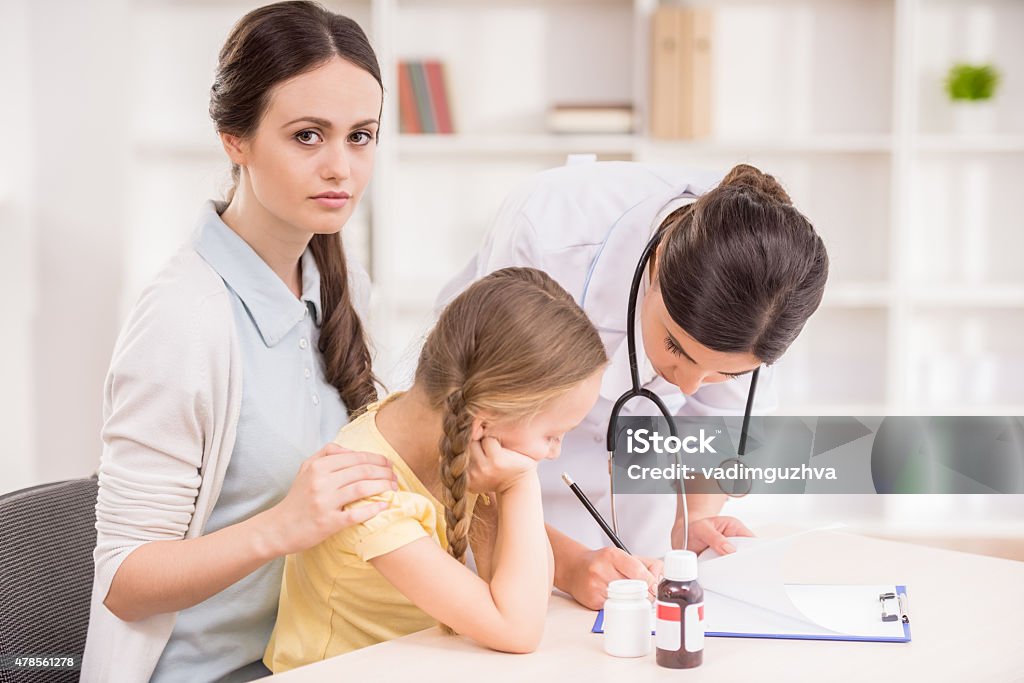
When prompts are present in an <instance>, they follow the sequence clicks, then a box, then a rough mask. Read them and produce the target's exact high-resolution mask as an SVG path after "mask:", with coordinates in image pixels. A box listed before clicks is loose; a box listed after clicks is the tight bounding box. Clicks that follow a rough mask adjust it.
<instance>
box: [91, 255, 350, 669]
mask: <svg viewBox="0 0 1024 683" xmlns="http://www.w3.org/2000/svg"><path fill="white" fill-rule="evenodd" d="M369 284H370V283H369V277H368V276H367V275H366V273H365V271H363V270H362V269H361V268H359V267H358V266H357V265H356V264H353V263H350V265H349V287H351V292H352V300H353V302H354V304H355V306H356V310H357V312H358V313H359V314H360V316H361V317H363V319H364V320H365V312H366V306H367V303H368V299H369ZM235 335H236V333H235V327H234V320H233V316H232V312H231V306H230V299H229V293H228V290H227V287H226V286H225V284H224V281H223V280H222V279H221V278H220V276H219V275H218V274H217V273H216V272H215V271H214V270H213V268H212V267H210V265H209V264H207V263H206V261H204V260H203V259H202V257H200V255H199V254H198V253H197V252H196V250H195V248H194V247H193V246H192V244H191V243H189V244H187V245H186V246H184V247H183V248H182V249H181V250H180V251H179V252H178V253H177V254H176V255H175V256H174V257H173V258H172V259H171V261H170V262H169V263H168V264H167V265H166V266H165V267H164V269H163V270H162V271H161V272H160V274H159V275H158V276H157V277H156V279H155V280H154V281H153V282H152V283H151V284H150V285H149V286H148V287H147V288H146V290H145V291H144V292H143V293H142V295H141V297H140V298H139V301H138V302H137V303H136V305H135V308H134V309H133V311H132V313H131V315H130V316H129V318H128V320H127V322H126V323H125V325H124V327H123V329H122V330H121V334H120V336H119V337H118V340H117V343H116V345H115V348H114V354H113V358H112V360H111V363H110V370H109V372H108V374H107V378H106V382H105V385H104V396H103V419H104V424H103V430H102V438H103V455H102V458H101V461H100V470H99V496H98V498H97V503H96V530H97V539H96V550H95V552H94V561H95V565H96V575H95V579H94V581H93V592H92V612H91V615H90V620H89V632H88V637H87V640H86V647H85V656H84V658H83V663H82V678H81V680H82V681H83V682H84V683H91V682H93V681H95V682H100V681H102V682H104V683H117V682H118V681H125V682H135V681H145V680H148V679H149V677H150V675H151V674H152V672H153V669H154V667H155V666H156V663H157V661H158V660H159V658H160V655H161V653H162V652H163V649H164V647H165V646H166V644H167V641H168V639H169V638H170V636H171V632H172V630H173V628H174V621H175V614H174V613H167V614H158V615H155V616H152V617H149V618H147V619H143V620H140V621H136V622H130V623H129V622H125V621H122V620H121V619H119V618H117V617H116V616H115V615H114V614H113V613H112V612H110V610H108V609H107V608H106V607H105V606H104V605H103V601H104V599H105V598H106V596H107V592H108V591H109V590H110V584H111V582H112V581H113V579H114V575H115V573H116V572H117V569H118V567H120V566H121V563H122V562H123V561H124V559H125V558H126V557H127V556H128V555H129V554H130V553H131V552H132V551H133V550H135V549H136V548H138V547H139V546H141V545H143V544H145V543H148V542H150V541H160V540H177V539H182V538H195V537H197V536H200V535H202V533H203V528H204V526H205V524H206V521H207V519H208V518H209V515H210V512H211V510H212V509H213V507H214V505H215V504H216V502H217V497H218V495H219V493H220V488H221V484H222V482H223V481H224V473H225V471H226V470H227V467H228V461H229V460H230V456H231V451H232V449H233V447H234V442H235V432H236V430H237V427H238V415H239V410H240V408H241V397H242V375H241V368H242V362H241V354H240V351H239V348H238V342H237V339H236V336H235Z"/></svg>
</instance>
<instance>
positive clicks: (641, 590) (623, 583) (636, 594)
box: [608, 579, 647, 600]
mask: <svg viewBox="0 0 1024 683" xmlns="http://www.w3.org/2000/svg"><path fill="white" fill-rule="evenodd" d="M646 597H647V582H646V581H641V580H640V579H619V580H618V581H610V582H609V583H608V599H609V600H637V599H643V598H646Z"/></svg>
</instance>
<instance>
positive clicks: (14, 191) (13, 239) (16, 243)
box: [0, 0, 37, 492]
mask: <svg viewBox="0 0 1024 683" xmlns="http://www.w3.org/2000/svg"><path fill="white" fill-rule="evenodd" d="M29 20H30V11H29V2H28V0H7V1H5V2H3V3H0V86H2V87H3V93H4V99H5V100H6V103H7V104H5V106H0V150H2V151H0V241H2V244H3V248H2V249H0V316H2V318H3V320H4V333H3V347H2V348H3V352H2V353H0V435H2V437H3V442H4V446H3V454H2V455H0V492H2V491H5V490H7V489H15V488H20V487H22V486H26V485H28V484H29V483H31V482H33V481H35V479H36V470H37V467H36V459H35V457H34V456H35V452H34V439H35V433H34V428H33V420H32V417H33V405H32V401H33V398H32V397H33V395H34V393H33V388H34V387H33V383H32V358H33V349H32V332H31V325H30V324H31V316H32V312H33V310H34V308H35V294H36V287H35V264H34V262H33V259H32V254H33V239H32V234H33V233H32V230H31V215H30V214H31V206H30V200H29V197H30V196H31V193H32V173H31V172H26V171H28V170H30V169H31V167H32V153H31V143H32V140H33V139H34V138H35V128H34V125H33V121H32V116H31V115H30V112H29V108H28V107H27V106H25V103H27V102H28V101H29V99H30V98H31V96H32V87H31V78H30V74H29V73H28V72H27V71H26V70H25V69H24V68H23V65H24V64H27V63H28V61H29V53H30V50H31V45H32V41H31V40H30V36H29Z"/></svg>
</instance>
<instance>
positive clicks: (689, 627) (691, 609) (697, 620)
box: [683, 602, 704, 652]
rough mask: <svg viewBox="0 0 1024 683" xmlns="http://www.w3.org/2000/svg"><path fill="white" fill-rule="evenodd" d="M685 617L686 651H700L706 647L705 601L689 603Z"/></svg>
mask: <svg viewBox="0 0 1024 683" xmlns="http://www.w3.org/2000/svg"><path fill="white" fill-rule="evenodd" d="M683 618H684V619H685V620H686V628H685V629H683V631H684V632H685V634H686V636H685V639H686V643H685V644H686V651H687V652H700V651H701V650H703V649H704V603H703V602H698V603H694V604H692V605H687V606H686V612H685V613H684V616H683Z"/></svg>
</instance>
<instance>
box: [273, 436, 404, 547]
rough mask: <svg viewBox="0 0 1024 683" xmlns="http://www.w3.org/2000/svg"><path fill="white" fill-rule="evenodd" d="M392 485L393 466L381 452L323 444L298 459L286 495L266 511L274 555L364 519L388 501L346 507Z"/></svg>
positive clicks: (307, 544) (394, 485)
mask: <svg viewBox="0 0 1024 683" xmlns="http://www.w3.org/2000/svg"><path fill="white" fill-rule="evenodd" d="M397 489H398V484H397V480H396V478H395V473H394V470H393V469H392V468H391V463H390V461H389V460H388V459H387V458H385V457H384V456H382V455H378V454H376V453H363V452H360V451H351V450H348V449H347V448H343V447H341V446H339V445H337V444H335V443H328V444H326V445H325V446H324V447H323V448H321V449H320V450H319V451H317V452H316V453H314V454H313V455H312V456H310V457H309V458H307V459H306V460H305V461H304V462H303V463H302V466H301V467H299V472H298V474H297V475H296V477H295V480H294V481H293V482H292V486H291V489H290V490H289V491H288V495H286V496H285V498H284V500H282V501H281V502H280V503H278V504H277V505H275V506H274V507H273V508H271V509H270V510H268V511H267V513H266V518H265V519H266V522H267V532H268V534H269V538H268V541H269V543H270V544H271V546H272V547H273V548H274V554H276V555H287V554H289V553H297V552H301V551H303V550H306V549H307V548H311V547H313V546H315V545H317V544H318V543H320V542H322V541H324V540H325V539H327V538H329V537H330V536H333V535H334V534H336V533H337V532H339V531H341V530H342V529H344V528H345V527H349V526H352V525H354V524H360V523H362V522H365V521H366V520H368V519H370V518H371V517H373V516H374V515H376V514H377V513H378V512H380V511H381V510H383V509H385V508H386V507H387V504H386V503H380V502H376V503H371V504H367V505H353V506H351V507H348V508H346V506H348V505H350V504H351V503H355V502H358V501H360V500H363V499H364V498H368V497H370V496H375V495H378V494H381V493H384V492H387V491H395V490H397Z"/></svg>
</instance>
